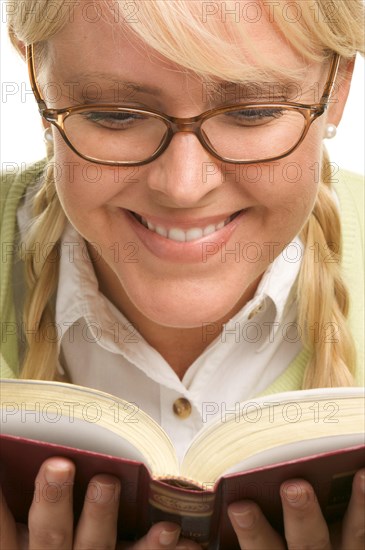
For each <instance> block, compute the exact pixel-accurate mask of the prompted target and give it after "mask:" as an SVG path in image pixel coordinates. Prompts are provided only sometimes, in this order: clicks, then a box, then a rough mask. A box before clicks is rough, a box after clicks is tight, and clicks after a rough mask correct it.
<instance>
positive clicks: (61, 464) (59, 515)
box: [28, 457, 75, 550]
mask: <svg viewBox="0 0 365 550" xmlns="http://www.w3.org/2000/svg"><path fill="white" fill-rule="evenodd" d="M74 474H75V467H74V465H73V463H72V462H70V461H69V460H67V459H65V458H61V457H55V458H50V459H48V460H46V461H45V462H44V463H43V464H42V466H41V468H40V470H39V473H38V475H37V478H36V482H35V492H34V498H33V502H32V505H31V508H30V510H29V521H28V523H29V550H32V549H34V550H70V548H72V538H73V510H72V486H73V479H74Z"/></svg>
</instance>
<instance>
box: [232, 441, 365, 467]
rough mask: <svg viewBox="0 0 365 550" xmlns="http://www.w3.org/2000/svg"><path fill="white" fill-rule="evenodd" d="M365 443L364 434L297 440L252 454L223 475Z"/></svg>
mask: <svg viewBox="0 0 365 550" xmlns="http://www.w3.org/2000/svg"><path fill="white" fill-rule="evenodd" d="M363 444H364V434H350V435H339V436H332V437H322V438H321V439H310V440H307V441H295V442H293V443H289V444H287V445H284V446H281V447H274V448H273V449H268V450H266V451H262V452H261V453H257V454H255V455H254V456H250V457H249V458H246V459H244V460H242V461H241V462H239V463H238V464H235V465H234V466H232V468H229V469H228V470H226V471H225V472H223V474H222V475H228V474H235V473H238V472H245V471H247V470H251V469H253V468H260V467H262V466H269V465H274V464H279V463H280V462H286V461H287V460H296V459H299V458H304V457H308V456H311V455H316V454H321V453H325V452H328V451H336V450H339V449H345V448H347V447H352V446H355V445H363Z"/></svg>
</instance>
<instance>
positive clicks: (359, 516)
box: [342, 470, 365, 550]
mask: <svg viewBox="0 0 365 550" xmlns="http://www.w3.org/2000/svg"><path fill="white" fill-rule="evenodd" d="M342 548H351V549H352V550H364V548H365V470H360V471H359V472H357V473H356V475H355V477H354V481H353V484H352V493H351V499H350V502H349V505H348V508H347V511H346V514H345V517H344V520H343V527H342Z"/></svg>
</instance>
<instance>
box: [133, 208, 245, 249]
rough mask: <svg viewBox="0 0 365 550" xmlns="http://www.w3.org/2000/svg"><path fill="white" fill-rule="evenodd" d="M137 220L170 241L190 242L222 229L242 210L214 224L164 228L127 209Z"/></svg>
mask: <svg viewBox="0 0 365 550" xmlns="http://www.w3.org/2000/svg"><path fill="white" fill-rule="evenodd" d="M129 212H130V213H131V214H132V215H133V216H134V218H135V219H136V220H138V222H139V223H140V224H141V225H143V226H144V227H145V228H146V229H148V230H149V231H152V232H153V233H157V234H158V235H160V236H161V237H165V239H169V240H171V241H177V242H190V241H196V240H198V239H201V238H202V237H206V236H207V235H211V234H213V233H216V232H217V231H219V230H220V229H223V227H225V226H226V225H228V224H229V223H231V221H233V220H234V219H235V218H236V217H237V216H238V215H239V214H240V213H241V212H242V210H238V211H237V212H235V213H234V214H231V216H228V218H226V219H224V220H222V221H220V222H219V223H216V224H209V225H207V226H205V227H194V226H193V227H191V228H190V229H187V230H185V229H181V228H180V227H178V226H176V227H171V228H166V227H164V226H163V225H161V224H158V225H156V224H153V223H152V222H151V221H149V220H148V219H146V218H144V217H142V216H140V215H139V214H136V212H132V211H129Z"/></svg>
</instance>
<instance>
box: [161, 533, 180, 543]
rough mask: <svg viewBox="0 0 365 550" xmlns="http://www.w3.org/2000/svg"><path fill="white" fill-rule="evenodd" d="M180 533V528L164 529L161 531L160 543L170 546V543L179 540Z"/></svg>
mask: <svg viewBox="0 0 365 550" xmlns="http://www.w3.org/2000/svg"><path fill="white" fill-rule="evenodd" d="M179 533H180V529H174V531H166V529H164V530H163V531H161V533H160V538H159V543H160V544H161V546H170V544H173V543H174V542H175V543H176V542H177V539H178V536H179Z"/></svg>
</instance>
